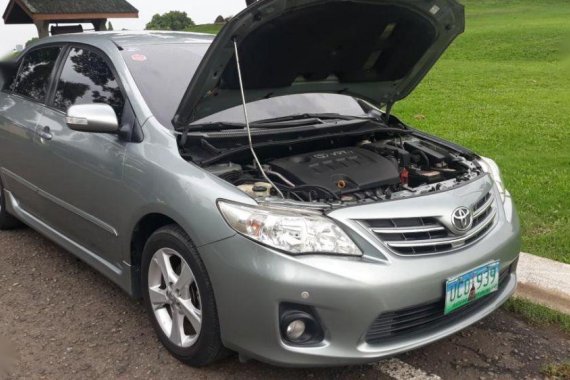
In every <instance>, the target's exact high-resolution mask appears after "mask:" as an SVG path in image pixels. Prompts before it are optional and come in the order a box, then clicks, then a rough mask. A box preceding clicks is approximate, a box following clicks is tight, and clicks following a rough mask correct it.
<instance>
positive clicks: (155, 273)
mask: <svg viewBox="0 0 570 380" xmlns="http://www.w3.org/2000/svg"><path fill="white" fill-rule="evenodd" d="M141 275H142V285H143V293H144V303H145V307H146V309H147V312H148V313H149V315H150V317H151V321H152V324H153V326H154V329H155V330H156V332H157V334H158V336H159V338H160V340H161V341H162V343H163V344H164V346H165V347H166V348H167V349H168V351H170V353H171V354H172V355H174V356H175V357H176V358H177V359H179V360H180V361H182V362H184V363H186V364H189V365H192V366H204V365H208V364H210V363H212V362H214V361H216V360H218V359H220V358H222V357H223V356H225V354H226V352H227V351H226V349H225V348H224V346H223V345H222V342H221V338H220V327H219V321H218V314H217V310H216V304H215V299H214V292H213V289H212V286H211V284H210V279H209V277H208V273H207V272H206V268H205V266H204V263H203V262H202V260H201V258H200V256H199V254H198V251H197V250H196V247H195V246H194V244H193V243H192V241H191V240H190V238H189V237H188V236H187V235H186V233H184V231H183V230H182V229H181V228H180V227H178V226H175V225H172V226H167V227H163V228H161V229H159V230H158V231H156V232H155V233H154V234H153V235H152V236H151V237H150V239H149V240H148V242H147V243H146V245H145V248H144V252H143V260H142V271H141Z"/></svg>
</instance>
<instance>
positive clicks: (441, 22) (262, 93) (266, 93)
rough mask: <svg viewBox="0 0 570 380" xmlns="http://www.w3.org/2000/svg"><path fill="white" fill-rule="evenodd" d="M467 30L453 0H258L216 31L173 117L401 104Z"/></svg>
mask: <svg viewBox="0 0 570 380" xmlns="http://www.w3.org/2000/svg"><path fill="white" fill-rule="evenodd" d="M464 27H465V16H464V10H463V6H462V5H460V4H459V3H457V2H456V1H455V0H260V1H257V2H255V3H254V4H253V5H251V6H249V7H248V8H246V9H245V10H244V11H243V12H241V13H240V14H238V15H237V16H235V17H234V18H232V19H231V21H229V22H228V23H227V24H226V25H225V26H224V28H223V29H222V30H221V31H220V33H219V34H218V36H217V37H216V39H215V40H214V42H213V43H212V45H211V46H210V48H209V49H208V51H207V53H206V55H205V56H204V59H203V60H202V62H201V64H200V65H199V67H198V69H197V71H196V73H195V75H194V77H193V78H192V81H191V82H190V85H189V87H188V89H187V90H186V93H185V95H184V97H183V98H182V101H181V103H180V106H179V108H178V111H177V112H176V115H175V117H174V120H173V123H174V125H175V127H177V128H184V127H185V126H188V125H189V124H191V123H193V122H195V121H196V120H200V119H202V118H204V117H206V116H209V115H212V114H214V113H217V112H219V111H222V110H225V109H228V108H231V107H235V106H237V105H239V104H241V102H242V100H241V94H240V88H239V81H238V75H237V65H236V59H235V54H234V39H235V40H237V43H238V49H239V55H240V62H241V69H242V74H243V81H244V88H245V92H246V99H247V101H248V102H252V101H255V100H260V99H266V98H270V97H276V96H282V95H290V94H301V93H334V94H345V95H351V96H354V97H356V98H360V99H364V100H367V101H369V102H371V103H373V104H375V105H381V104H390V103H394V102H396V101H397V100H400V99H402V98H404V97H406V96H407V95H408V94H409V93H410V92H411V91H412V90H413V89H414V88H415V87H416V86H417V85H418V83H419V82H420V81H421V80H422V78H423V77H424V76H425V75H426V74H427V72H428V71H429V70H430V69H431V67H432V66H433V65H434V64H435V62H436V61H437V60H438V59H439V57H440V56H441V55H442V54H443V52H444V51H445V49H446V48H447V47H448V46H449V44H450V43H451V42H452V41H453V40H454V39H455V37H457V36H458V35H459V34H461V33H462V32H463V30H464Z"/></svg>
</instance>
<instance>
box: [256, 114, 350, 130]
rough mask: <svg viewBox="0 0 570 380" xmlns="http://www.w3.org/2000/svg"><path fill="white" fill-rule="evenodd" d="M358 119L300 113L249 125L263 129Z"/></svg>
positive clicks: (339, 115) (337, 115)
mask: <svg viewBox="0 0 570 380" xmlns="http://www.w3.org/2000/svg"><path fill="white" fill-rule="evenodd" d="M354 119H358V117H357V116H348V115H341V114H339V113H301V114H296V115H289V116H282V117H276V118H272V119H264V120H258V121H255V122H253V123H250V125H251V126H253V127H255V126H257V127H263V126H266V125H268V124H269V125H275V124H283V123H288V122H299V123H298V124H295V125H299V124H302V123H301V122H306V123H307V124H309V123H323V120H354Z"/></svg>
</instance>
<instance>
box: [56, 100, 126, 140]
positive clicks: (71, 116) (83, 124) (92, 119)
mask: <svg viewBox="0 0 570 380" xmlns="http://www.w3.org/2000/svg"><path fill="white" fill-rule="evenodd" d="M66 122H67V126H68V127H69V128H70V129H73V130H74V131H79V132H91V133H118V132H119V121H118V119H117V114H116V113H115V110H114V109H113V107H111V106H110V105H108V104H82V105H76V106H71V107H69V110H68V111H67V118H66Z"/></svg>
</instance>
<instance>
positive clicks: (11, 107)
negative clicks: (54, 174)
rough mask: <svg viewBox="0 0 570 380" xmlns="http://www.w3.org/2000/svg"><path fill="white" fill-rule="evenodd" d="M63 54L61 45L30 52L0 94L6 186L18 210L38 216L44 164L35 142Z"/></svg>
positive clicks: (0, 167)
mask: <svg viewBox="0 0 570 380" xmlns="http://www.w3.org/2000/svg"><path fill="white" fill-rule="evenodd" d="M61 51H62V47H61V46H46V47H40V48H36V49H34V50H31V51H29V52H28V53H26V54H25V56H24V57H23V58H22V60H21V63H20V68H19V69H18V74H17V75H16V78H15V79H14V81H13V82H12V83H11V84H10V85H9V86H8V87H6V88H4V89H2V91H1V92H0V175H1V178H2V183H3V186H4V188H5V190H6V191H7V192H9V194H11V196H12V197H13V199H14V200H15V201H16V202H17V205H18V207H19V208H20V209H21V210H23V211H25V212H27V213H29V214H32V215H34V216H36V217H38V216H40V215H41V214H42V211H43V209H42V203H43V202H42V200H41V198H40V197H39V195H38V192H37V183H36V180H37V179H38V178H37V177H35V176H34V174H37V170H36V168H37V165H38V164H39V163H40V162H41V158H40V156H39V154H38V153H39V152H38V149H37V146H36V145H35V144H34V141H35V139H36V132H37V131H36V128H37V125H38V123H39V121H40V119H41V118H42V115H43V109H44V102H45V101H46V99H47V96H48V93H49V88H50V82H51V79H52V78H53V76H54V71H55V67H56V63H57V60H58V57H59V55H60V53H61ZM7 194H8V193H7Z"/></svg>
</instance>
